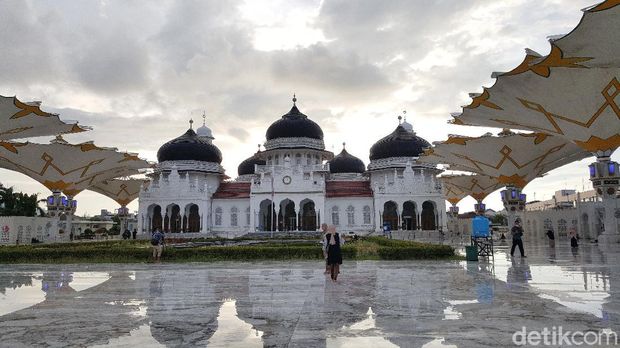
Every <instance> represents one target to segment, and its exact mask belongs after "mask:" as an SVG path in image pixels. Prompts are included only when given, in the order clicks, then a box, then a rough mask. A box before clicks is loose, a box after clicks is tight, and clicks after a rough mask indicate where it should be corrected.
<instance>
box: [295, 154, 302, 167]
mask: <svg viewBox="0 0 620 348" xmlns="http://www.w3.org/2000/svg"><path fill="white" fill-rule="evenodd" d="M295 164H297V165H301V154H300V153H298V154H296V155H295Z"/></svg>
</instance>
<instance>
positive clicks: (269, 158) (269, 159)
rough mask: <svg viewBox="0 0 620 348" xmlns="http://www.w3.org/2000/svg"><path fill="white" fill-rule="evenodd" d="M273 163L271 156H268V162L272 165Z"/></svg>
mask: <svg viewBox="0 0 620 348" xmlns="http://www.w3.org/2000/svg"><path fill="white" fill-rule="evenodd" d="M272 163H273V162H272V160H271V156H269V157H267V164H269V165H271V164H272Z"/></svg>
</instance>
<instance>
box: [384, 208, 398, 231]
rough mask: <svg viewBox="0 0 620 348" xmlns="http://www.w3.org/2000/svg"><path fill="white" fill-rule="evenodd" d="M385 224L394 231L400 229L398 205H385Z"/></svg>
mask: <svg viewBox="0 0 620 348" xmlns="http://www.w3.org/2000/svg"><path fill="white" fill-rule="evenodd" d="M383 224H384V225H385V224H387V225H388V226H390V228H391V229H392V230H397V229H398V204H396V202H394V201H387V202H385V203H384V204H383Z"/></svg>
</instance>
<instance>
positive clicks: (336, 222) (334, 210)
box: [332, 207, 340, 226]
mask: <svg viewBox="0 0 620 348" xmlns="http://www.w3.org/2000/svg"><path fill="white" fill-rule="evenodd" d="M332 224H333V225H334V226H338V225H340V216H338V207H333V208H332Z"/></svg>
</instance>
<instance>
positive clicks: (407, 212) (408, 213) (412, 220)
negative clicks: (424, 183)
mask: <svg viewBox="0 0 620 348" xmlns="http://www.w3.org/2000/svg"><path fill="white" fill-rule="evenodd" d="M401 216H402V220H403V229H404V230H407V231H411V230H415V229H417V223H416V209H415V203H414V202H412V201H407V202H405V203H404V204H403V214H402V215H401Z"/></svg>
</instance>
